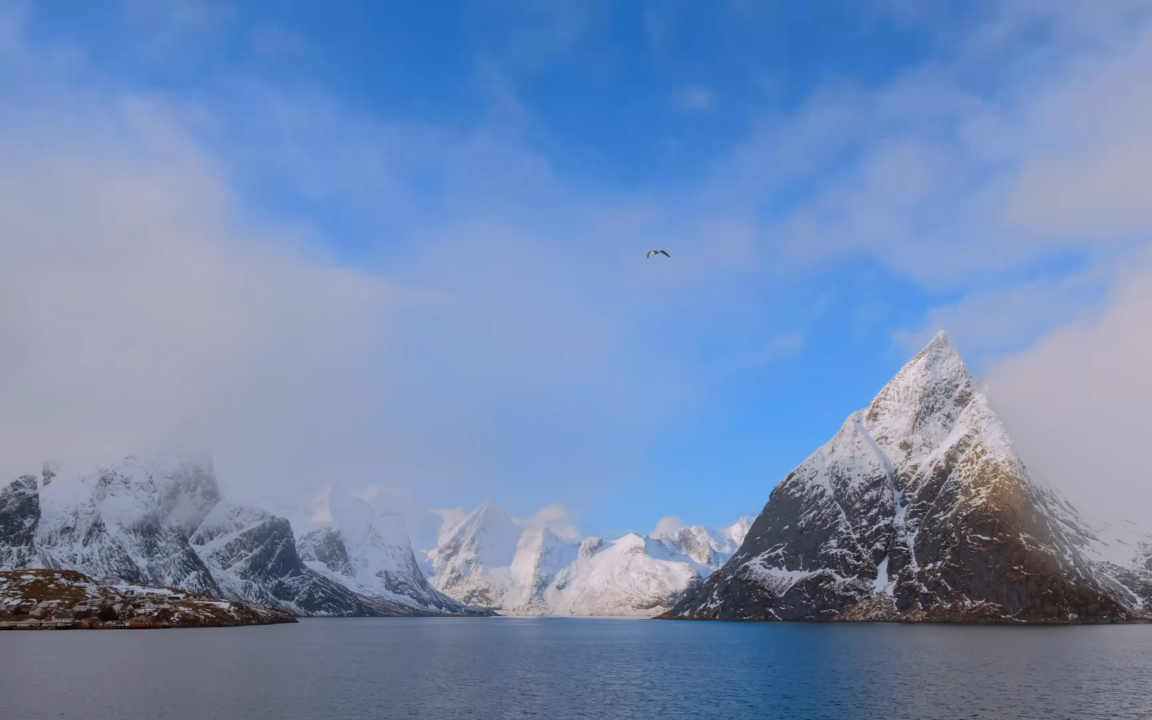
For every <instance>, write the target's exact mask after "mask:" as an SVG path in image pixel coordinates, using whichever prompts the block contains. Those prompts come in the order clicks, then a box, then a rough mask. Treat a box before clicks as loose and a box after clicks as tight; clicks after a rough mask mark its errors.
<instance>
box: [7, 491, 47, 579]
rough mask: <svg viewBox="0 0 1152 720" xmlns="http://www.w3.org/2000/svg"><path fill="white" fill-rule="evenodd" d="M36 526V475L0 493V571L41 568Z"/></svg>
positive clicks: (37, 498) (37, 508)
mask: <svg viewBox="0 0 1152 720" xmlns="http://www.w3.org/2000/svg"><path fill="white" fill-rule="evenodd" d="M39 523H40V493H39V491H38V489H37V486H36V476H35V475H24V476H23V477H20V478H17V479H16V480H15V481H14V482H12V483H11V484H9V485H8V486H7V487H5V488H3V489H0V568H18V567H27V566H29V565H39V564H40V562H39V554H38V553H37V552H36V549H35V539H36V526H37V525H38V524H39Z"/></svg>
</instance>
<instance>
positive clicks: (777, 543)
mask: <svg viewBox="0 0 1152 720" xmlns="http://www.w3.org/2000/svg"><path fill="white" fill-rule="evenodd" d="M1098 545H1099V538H1098V537H1097V536H1096V535H1094V534H1093V532H1091V531H1090V530H1089V529H1088V526H1087V525H1086V524H1085V523H1084V522H1083V521H1082V518H1080V517H1079V516H1078V515H1076V514H1075V512H1074V511H1073V510H1072V509H1071V508H1070V506H1069V505H1068V504H1067V503H1066V502H1065V501H1064V500H1063V499H1062V498H1060V497H1059V496H1058V495H1057V494H1056V493H1055V492H1054V491H1052V490H1051V489H1048V488H1046V487H1043V486H1041V485H1040V484H1038V483H1035V482H1033V481H1032V479H1031V478H1030V477H1029V475H1028V472H1027V470H1026V469H1025V467H1024V464H1023V463H1022V462H1021V460H1020V459H1019V458H1018V457H1017V456H1016V454H1015V452H1014V450H1013V448H1012V444H1011V441H1010V440H1009V438H1008V435H1007V433H1006V431H1005V430H1004V427H1003V424H1002V423H1001V422H1000V420H999V419H998V418H997V417H996V415H995V413H993V411H992V410H991V408H990V407H989V406H988V402H987V399H986V398H985V396H984V393H983V392H982V390H981V388H979V387H978V385H977V384H976V382H975V381H974V380H973V378H972V376H971V375H970V374H969V372H968V369H967V368H966V367H965V365H964V362H963V360H962V359H961V357H960V355H959V353H958V352H957V351H956V348H955V347H954V346H953V344H952V342H951V340H950V339H949V338H948V337H947V335H945V334H943V333H940V334H938V335H937V336H936V337H935V338H933V340H932V341H931V343H929V344H928V346H927V347H926V348H924V350H923V351H921V352H920V353H919V354H918V355H916V357H914V358H913V359H912V360H911V361H910V362H909V363H908V364H907V365H905V366H904V368H903V369H901V370H900V372H899V373H898V374H897V375H896V377H895V378H894V379H893V380H892V381H891V382H889V383H888V385H886V386H885V387H884V389H883V390H881V391H880V393H879V394H878V395H877V396H876V397H875V399H873V401H872V403H871V404H870V405H869V406H868V407H867V408H865V409H863V410H860V411H858V412H855V413H853V414H852V415H850V416H849V417H848V419H847V420H846V421H845V423H844V425H843V426H842V427H841V428H840V430H839V432H837V433H836V435H835V436H834V437H833V438H832V440H830V441H829V442H828V443H827V444H825V445H824V446H823V447H821V448H820V449H819V450H817V451H816V452H815V453H813V454H812V455H811V456H810V457H809V458H808V459H807V460H805V461H804V462H803V463H801V464H800V466H799V467H797V468H796V469H795V470H793V471H792V472H790V473H788V475H787V476H786V477H785V478H784V479H783V480H781V481H780V483H779V484H778V485H777V486H776V488H775V489H774V490H773V491H772V493H771V496H770V498H769V500H768V503H767V505H765V507H764V510H763V511H762V512H761V513H760V515H759V517H757V518H756V521H755V522H754V523H753V525H752V527H751V528H750V530H749V531H748V535H747V537H746V538H745V539H744V542H743V544H742V545H741V546H740V549H739V550H738V551H737V552H736V554H735V555H733V556H732V558H731V559H730V560H729V561H728V562H727V563H726V564H725V565H724V567H723V568H721V569H720V570H719V571H718V572H716V573H714V574H712V575H711V576H710V577H709V578H708V579H707V581H706V582H704V583H703V584H702V585H701V586H700V587H699V588H698V589H696V590H695V591H694V592H692V593H690V594H688V595H687V596H686V597H685V598H684V599H683V600H681V601H680V602H679V603H678V604H677V605H676V606H675V607H674V608H673V609H672V610H671V611H669V612H668V613H667V614H666V615H664V617H668V618H695V619H729V620H739V619H751V620H875V619H903V620H945V621H1022V622H1095V621H1123V620H1135V619H1139V618H1141V617H1142V616H1143V613H1144V608H1143V602H1144V600H1143V599H1142V598H1141V597H1140V592H1139V589H1137V588H1132V587H1129V585H1140V579H1139V577H1136V576H1132V577H1127V583H1128V584H1125V581H1124V580H1123V579H1118V578H1117V574H1118V573H1119V572H1120V571H1121V570H1123V571H1124V572H1128V570H1127V568H1128V566H1127V565H1126V566H1123V567H1121V566H1116V570H1115V571H1110V569H1109V568H1108V566H1107V565H1106V564H1105V563H1103V562H1102V561H1101V560H1100V559H1099V557H1097V555H1098V553H1096V552H1095V550H1094V548H1096V547H1098ZM1131 572H1133V573H1135V572H1136V571H1135V570H1132V571H1131Z"/></svg>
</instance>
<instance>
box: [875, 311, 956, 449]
mask: <svg viewBox="0 0 1152 720" xmlns="http://www.w3.org/2000/svg"><path fill="white" fill-rule="evenodd" d="M977 390H978V389H977V387H976V384H975V381H974V379H973V378H972V374H971V373H970V372H969V371H968V366H967V365H966V364H965V363H964V358H962V357H961V356H960V351H959V350H957V349H956V346H955V345H954V344H953V343H952V338H950V337H948V334H947V333H945V332H938V333H936V335H935V336H934V337H933V338H932V340H931V341H930V342H929V343H928V344H927V345H926V346H925V347H924V349H923V350H921V351H920V352H918V353H916V356H915V357H913V358H912V359H911V360H909V361H908V363H907V364H906V365H904V367H902V368H900V371H899V372H898V373H896V376H895V377H893V378H892V380H890V381H889V382H888V384H887V385H885V386H884V388H883V389H882V390H881V391H880V392H879V393H878V394H877V395H876V397H875V398H873V400H872V402H871V404H870V405H869V406H868V408H867V409H866V410H865V411H864V412H863V414H862V417H863V421H864V424H865V426H866V428H867V431H868V433H869V434H870V435H871V436H872V437H873V438H874V439H875V440H876V443H877V444H878V446H879V447H880V448H881V449H882V450H883V452H884V453H885V454H887V456H888V457H889V458H891V459H892V460H893V461H894V462H895V463H896V464H897V465H899V464H900V463H901V458H903V459H907V458H909V457H910V453H912V452H913V448H917V447H929V446H932V445H934V444H936V443H938V442H939V441H940V440H941V439H942V438H943V436H944V435H946V434H947V433H948V431H949V430H950V429H951V427H952V426H953V424H954V423H955V421H956V418H957V417H958V416H959V413H960V412H961V411H962V410H963V409H964V408H965V407H967V405H968V403H969V402H971V400H972V398H973V395H974V393H975V392H977Z"/></svg>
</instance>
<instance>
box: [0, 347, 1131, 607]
mask: <svg viewBox="0 0 1152 720" xmlns="http://www.w3.org/2000/svg"><path fill="white" fill-rule="evenodd" d="M329 510H330V515H331V520H330V521H328V522H325V523H323V524H321V525H319V526H318V527H308V528H304V529H303V532H302V534H301V535H299V536H298V535H297V534H296V532H297V530H299V529H295V530H294V528H293V527H292V525H291V524H290V523H289V521H288V520H287V519H285V518H283V517H279V516H277V515H275V514H273V513H270V512H268V511H266V510H264V509H261V508H259V507H254V506H251V505H243V504H236V503H233V502H231V501H229V500H228V499H226V498H223V497H222V496H221V494H220V491H219V489H218V487H217V483H216V476H215V472H214V470H213V467H212V462H211V459H210V458H209V457H208V456H207V455H196V454H183V455H173V454H158V455H155V456H152V457H148V458H141V457H128V458H125V459H124V460H122V461H121V462H119V463H117V464H115V465H113V466H110V467H106V468H101V469H99V470H97V471H96V472H94V473H91V474H89V475H85V476H81V477H70V478H56V477H55V476H54V475H52V474H51V473H49V472H45V473H44V475H43V476H42V477H37V476H32V475H28V476H24V477H21V478H17V479H16V480H15V481H13V482H11V483H10V484H8V485H7V486H3V487H0V570H11V569H19V568H50V569H60V570H77V571H80V572H83V573H85V574H87V575H89V576H91V577H93V578H96V579H98V580H115V581H120V582H130V583H139V584H144V585H152V586H168V587H176V588H183V589H186V590H189V591H192V592H196V593H203V594H206V595H210V596H214V597H220V598H230V599H236V600H243V601H248V602H252V603H259V604H270V605H278V606H280V607H284V608H286V609H289V610H291V611H292V612H293V613H296V614H298V615H322V616H353V615H359V616H373V615H376V616H383V615H490V614H493V613H499V614H509V615H601V616H660V617H665V618H683V619H730V620H743V619H753V620H907V621H917V620H928V621H957V622H968V621H1007V622H1122V621H1141V620H1149V619H1152V537H1149V536H1148V535H1146V534H1143V533H1141V532H1140V531H1138V530H1136V529H1135V528H1134V527H1131V526H1127V525H1125V526H1107V525H1104V524H1102V523H1096V522H1092V521H1090V520H1088V519H1087V518H1086V517H1084V516H1083V515H1082V514H1081V513H1079V512H1078V511H1077V510H1076V509H1075V508H1074V507H1073V506H1072V505H1071V504H1070V503H1069V502H1068V501H1067V500H1065V499H1064V498H1062V497H1061V496H1060V495H1059V494H1058V493H1057V492H1056V491H1054V490H1053V489H1051V488H1048V487H1046V486H1044V485H1043V484H1042V483H1039V482H1037V481H1035V480H1034V479H1033V478H1031V477H1030V476H1029V474H1028V471H1027V469H1026V468H1025V466H1024V463H1023V462H1022V461H1021V460H1020V458H1019V457H1017V455H1016V453H1015V451H1014V449H1013V447H1012V443H1011V441H1010V439H1009V438H1008V435H1007V432H1006V431H1005V429H1004V426H1003V424H1002V423H1001V422H1000V420H999V418H997V417H996V414H995V413H994V412H993V411H992V409H991V408H990V406H989V404H988V401H987V398H986V397H985V395H984V392H983V391H982V389H981V388H980V386H979V384H978V383H977V382H976V381H975V380H974V379H973V378H972V376H971V374H970V373H969V371H968V369H967V367H966V366H965V364H964V361H963V359H962V358H961V357H960V355H959V353H958V352H957V351H956V348H955V347H954V346H953V344H952V342H951V340H949V338H948V337H947V336H946V335H944V334H943V333H941V334H939V335H937V336H936V337H935V338H934V339H933V340H932V341H931V343H929V344H928V346H927V347H926V348H924V350H923V351H921V352H920V353H919V354H917V355H916V357H914V358H913V359H912V360H911V361H910V362H909V363H908V364H907V365H906V366H905V367H904V368H903V369H901V370H900V372H899V373H897V375H896V377H895V378H893V380H892V381H891V382H889V383H888V385H886V386H885V387H884V388H883V389H882V390H881V391H880V393H879V394H878V395H877V396H876V398H875V399H874V400H873V401H872V402H871V404H870V405H869V406H868V407H867V408H865V409H863V410H860V411H858V412H855V413H853V414H852V415H850V416H849V417H848V419H847V420H846V421H845V423H844V425H843V426H842V427H841V428H840V430H839V432H837V433H836V435H835V436H834V437H833V438H832V439H831V440H830V441H829V442H828V443H826V444H825V445H824V446H822V447H821V448H819V449H818V450H817V451H816V452H815V453H813V454H812V455H811V456H810V457H808V459H807V460H805V461H804V462H803V463H801V464H800V465H799V466H798V467H797V468H796V469H795V470H793V471H792V472H790V473H789V474H788V475H787V476H785V477H784V479H783V480H781V481H780V483H779V484H778V485H777V486H776V488H775V489H774V490H773V491H772V493H771V496H770V497H769V500H768V503H767V505H765V507H764V510H763V511H762V512H761V513H760V515H759V516H758V517H756V518H755V521H754V522H753V521H752V518H742V519H741V520H740V521H738V522H737V523H735V524H734V525H732V526H730V527H727V528H723V529H713V528H707V527H703V526H700V525H693V526H687V527H685V526H682V525H680V524H679V523H667V522H661V524H660V525H658V527H657V529H656V530H654V531H652V532H651V533H649V534H647V535H639V534H634V533H632V534H627V535H624V536H623V537H619V538H616V539H604V538H600V537H589V538H584V539H583V540H580V539H578V535H575V536H574V535H572V534H571V533H568V532H564V533H558V532H556V531H553V530H551V529H549V528H547V527H540V526H538V525H537V524H533V523H524V522H520V521H516V520H514V519H513V518H511V517H510V516H508V515H507V514H506V513H504V512H503V511H502V510H501V509H500V508H499V507H497V506H496V505H495V504H494V503H491V502H486V503H484V504H483V505H481V506H480V507H478V508H476V509H475V510H473V511H472V512H471V513H468V514H466V515H465V514H463V512H462V511H461V512H460V513H459V514H453V513H446V514H445V515H444V517H445V518H448V519H446V520H445V521H444V527H442V528H441V531H440V533H439V541H438V544H437V546H436V547H435V548H433V549H431V550H424V551H420V552H414V551H413V548H412V546H411V543H410V540H409V535H408V532H407V530H406V528H405V524H404V522H403V520H402V519H401V517H400V516H399V515H397V514H394V513H390V512H387V511H382V510H380V509H377V508H375V507H373V506H372V505H370V504H369V503H367V502H365V501H363V500H360V499H358V498H355V497H352V496H350V495H348V494H346V493H341V492H335V491H333V492H332V493H331V494H330V501H329ZM562 535H563V536H562Z"/></svg>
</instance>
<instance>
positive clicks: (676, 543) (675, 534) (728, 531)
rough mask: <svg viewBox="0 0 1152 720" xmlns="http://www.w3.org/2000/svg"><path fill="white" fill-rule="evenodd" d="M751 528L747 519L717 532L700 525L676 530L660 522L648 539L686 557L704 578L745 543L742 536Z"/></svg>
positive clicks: (750, 520)
mask: <svg viewBox="0 0 1152 720" xmlns="http://www.w3.org/2000/svg"><path fill="white" fill-rule="evenodd" d="M670 519H671V518H667V519H666V520H670ZM751 526H752V518H750V517H742V518H740V519H739V520H738V521H736V523H735V524H733V525H731V526H729V527H726V528H722V529H720V530H715V529H713V528H709V527H705V526H703V525H688V526H683V525H681V526H679V527H676V526H675V525H673V524H671V523H666V522H665V521H661V523H660V524H658V525H657V526H656V529H655V530H654V531H653V532H652V534H651V535H650V536H649V537H651V538H654V539H656V540H659V541H661V542H662V543H664V544H665V545H666V546H668V548H669V549H671V550H674V551H676V552H679V553H681V554H682V555H684V556H686V557H687V558H688V559H689V560H691V561H692V563H693V564H694V565H695V566H696V567H697V568H698V569H699V570H700V571H701V572H702V574H703V575H704V576H707V575H708V574H709V573H711V572H712V571H713V570H718V569H719V568H720V567H721V566H722V565H723V564H724V563H725V562H727V561H728V558H730V557H732V554H733V553H735V552H736V550H737V549H739V547H740V543H742V542H744V536H745V535H746V534H747V533H748V528H749V527H751Z"/></svg>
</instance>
